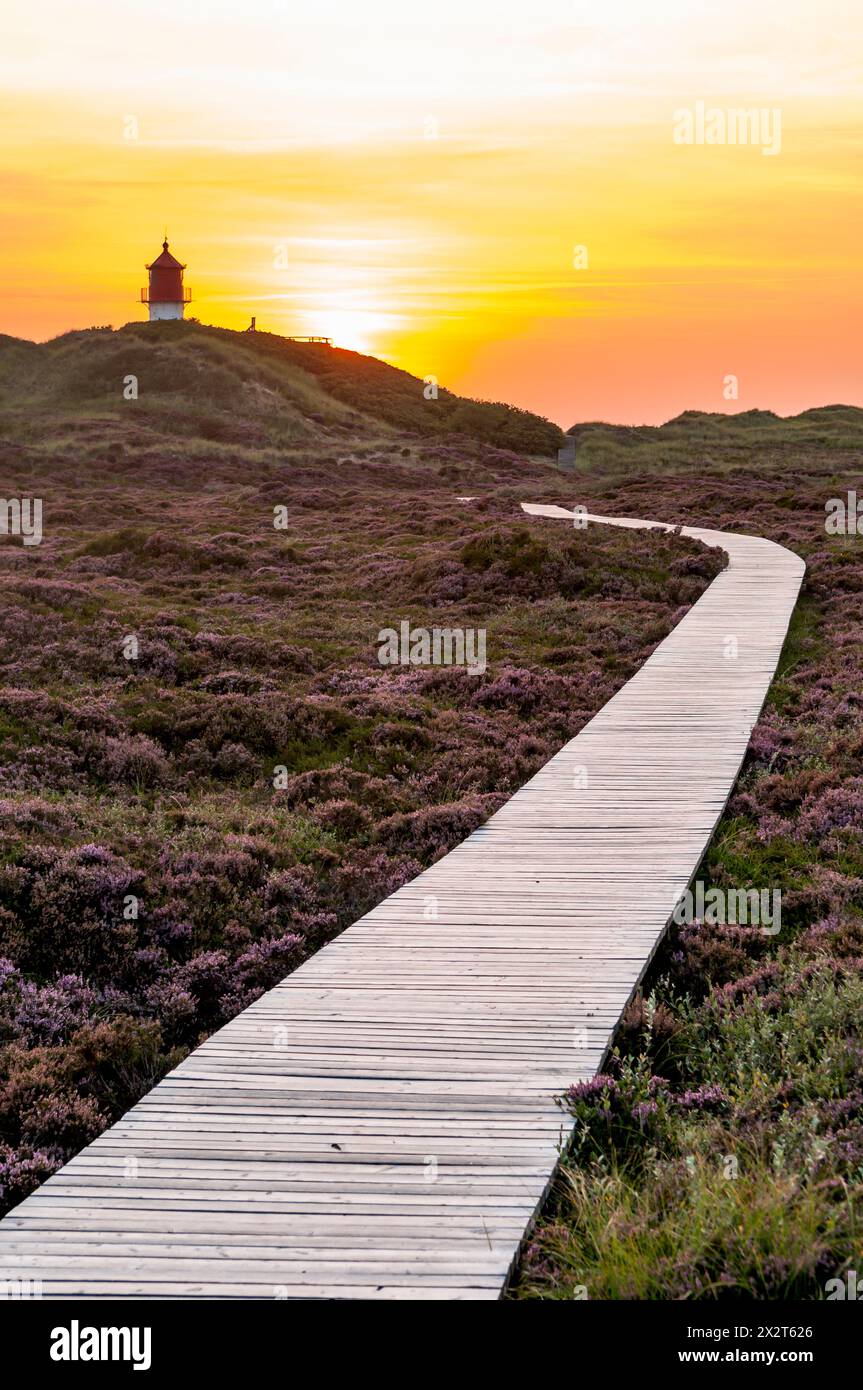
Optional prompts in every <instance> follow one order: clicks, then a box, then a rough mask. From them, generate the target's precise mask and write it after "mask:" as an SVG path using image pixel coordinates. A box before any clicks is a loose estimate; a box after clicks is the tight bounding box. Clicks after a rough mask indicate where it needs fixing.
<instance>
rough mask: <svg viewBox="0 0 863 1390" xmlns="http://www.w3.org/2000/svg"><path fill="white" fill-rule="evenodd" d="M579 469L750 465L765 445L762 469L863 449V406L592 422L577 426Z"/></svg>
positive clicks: (570, 435)
mask: <svg viewBox="0 0 863 1390" xmlns="http://www.w3.org/2000/svg"><path fill="white" fill-rule="evenodd" d="M566 434H567V440H568V441H569V442H570V443H574V445H575V460H574V462H575V469H576V471H577V472H590V473H592V472H600V473H632V472H638V471H639V470H640V469H641V468H645V469H651V468H652V469H656V468H661V469H662V471H663V472H664V473H667V472H674V471H677V469H678V468H680V469H682V470H686V471H688V472H691V471H692V470H693V469H697V468H701V467H703V466H704V464H705V462H706V463H709V464H710V465H711V466H718V467H720V468H726V467H743V466H746V467H750V468H751V466H752V451H753V449H757V450H758V451H759V455H758V466H759V468H767V469H769V468H770V465H771V463H780V462H781V461H782V460H783V459H787V457H788V455H789V454H794V455H799V454H800V453H802V452H819V453H822V452H823V451H824V450H849V449H861V448H863V409H861V408H860V407H859V406H854V405H825V406H820V407H817V408H814V409H812V410H804V411H802V412H801V414H799V415H789V416H787V417H783V416H781V415H775V414H774V413H773V411H772V410H743V411H740V412H738V413H737V414H734V415H726V414H711V413H708V412H706V411H701V410H685V411H684V412H683V414H682V415H677V416H675V418H674V419H673V420H668V421H666V423H665V424H664V425H610V424H606V423H605V422H603V421H590V422H587V421H586V422H583V423H581V424H577V425H572V426H571V427H570V428H569V429H568V430H567V431H566Z"/></svg>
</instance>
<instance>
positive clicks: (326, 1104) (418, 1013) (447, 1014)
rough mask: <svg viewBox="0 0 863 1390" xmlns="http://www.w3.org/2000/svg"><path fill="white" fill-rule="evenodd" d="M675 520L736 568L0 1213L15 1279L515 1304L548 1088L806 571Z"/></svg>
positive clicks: (638, 953)
mask: <svg viewBox="0 0 863 1390" xmlns="http://www.w3.org/2000/svg"><path fill="white" fill-rule="evenodd" d="M525 510H526V511H528V512H530V513H531V514H532V515H538V516H548V517H561V518H570V517H571V516H572V513H569V512H567V511H565V510H564V509H562V508H560V507H536V506H525ZM591 520H595V521H600V522H605V523H607V524H610V525H617V526H650V525H652V524H653V523H651V522H643V521H629V520H621V519H619V518H613V517H594V518H591ZM666 529H671V528H666ZM683 534H684V535H688V536H693V537H695V538H697V539H698V540H702V541H705V542H706V543H707V544H708V545H719V546H722V547H723V548H724V549H725V550H726V551H727V553H728V556H729V565H728V567H727V569H725V570H724V571H723V572H722V573H721V574H720V575H719V576H718V577H717V578H716V579H715V580H714V581H713V583H712V584H711V585H710V587H709V588H708V589H707V590H706V592H705V593H704V594H703V595H702V597H701V598H700V599H699V600H698V602H697V603H696V604H695V605H694V606H693V607H692V608H691V609H690V610H689V612H688V613H687V614H686V616H685V617H684V618H683V620H682V622H680V623H679V624H678V626H677V627H676V628H675V629H674V631H673V632H672V633H671V634H670V635H669V636H668V637H667V638H666V639H665V641H664V642H662V643H661V644H660V646H659V647H657V649H656V651H655V652H654V653H653V655H652V656H651V657H650V658H649V660H648V661H647V662H646V663H645V664H644V666H643V667H642V668H641V670H639V671H638V672H637V674H636V675H635V676H634V677H633V678H632V680H630V681H629V682H628V683H627V684H626V685H625V686H624V687H623V688H622V689H621V690H620V691H618V693H617V694H616V695H615V696H614V698H613V699H611V700H609V702H608V704H607V705H605V706H604V708H603V709H601V710H600V711H599V713H598V714H597V715H595V716H594V718H593V719H591V720H590V722H589V723H588V724H587V725H586V726H585V728H584V729H582V731H581V733H580V734H579V735H578V736H577V737H576V738H574V739H572V740H571V742H570V743H568V744H567V745H566V746H565V747H564V748H562V749H561V751H560V752H559V753H558V754H557V755H556V756H555V757H553V758H552V759H551V761H550V762H548V763H547V764H546V765H545V767H543V768H542V770H541V771H540V772H538V773H537V774H536V776H535V777H533V778H531V780H530V781H529V782H528V783H527V784H526V785H525V786H524V787H522V788H521V790H520V791H518V792H517V793H516V794H515V796H513V797H512V799H511V800H510V801H508V802H507V803H506V805H505V806H503V807H502V808H501V809H500V810H499V811H498V812H497V814H496V815H494V816H492V818H491V819H490V820H489V821H488V822H487V823H486V824H485V825H484V826H482V827H481V828H480V829H479V830H477V831H475V832H474V834H473V835H471V836H470V837H469V839H467V840H466V841H465V842H464V843H463V844H461V845H459V846H458V847H457V848H456V849H454V850H453V851H452V852H451V853H450V854H448V855H446V857H445V858H444V859H442V860H440V861H439V862H438V863H437V864H435V865H433V866H432V868H430V869H427V870H426V871H425V872H424V873H422V874H420V876H419V877H418V878H416V879H414V880H413V882H411V883H408V884H406V885H405V887H403V888H401V889H400V890H399V891H398V892H397V893H394V894H393V895H392V897H390V898H387V899H386V901H385V902H383V903H381V904H380V905H379V906H378V907H376V908H374V910H373V911H371V912H369V913H367V914H366V916H365V917H363V918H361V919H360V921H358V922H357V923H355V924H354V926H352V927H350V928H349V929H348V930H347V931H346V932H344V933H343V934H342V935H341V936H340V937H339V938H338V939H337V940H335V941H333V942H332V943H331V944H330V945H329V946H326V947H324V949H323V950H321V951H319V952H318V954H317V955H315V956H314V957H313V958H312V959H311V960H309V961H307V962H306V963H305V964H304V965H303V966H301V967H300V969H299V970H297V971H295V973H294V974H293V975H290V976H289V977H288V978H287V979H286V980H285V981H283V983H282V984H280V985H278V986H277V987H276V988H275V989H273V990H270V992H269V993H268V994H266V995H264V996H263V997H262V998H261V999H260V1000H258V1002H257V1003H255V1004H253V1005H252V1007H251V1008H249V1009H246V1010H245V1012H244V1013H242V1014H240V1015H239V1016H238V1017H237V1018H235V1019H234V1020H233V1021H232V1022H231V1023H229V1024H227V1026H226V1027H224V1028H222V1029H221V1030H220V1031H219V1032H218V1033H216V1034H214V1035H213V1036H212V1037H211V1038H209V1039H208V1041H207V1042H205V1043H204V1044H203V1045H202V1046H201V1047H199V1048H198V1049H197V1051H195V1052H194V1053H192V1054H191V1055H190V1056H189V1057H188V1058H186V1060H185V1061H184V1062H182V1063H181V1065H180V1066H179V1067H177V1069H176V1070H175V1071H173V1072H171V1073H170V1075H168V1076H166V1077H165V1079H164V1080H163V1081H162V1082H160V1083H159V1085H157V1086H156V1087H155V1089H154V1090H152V1091H151V1092H150V1093H149V1095H147V1096H145V1097H144V1099H143V1100H141V1101H140V1102H139V1103H138V1104H137V1105H136V1106H135V1107H134V1108H133V1109H132V1110H130V1111H129V1113H128V1114H127V1115H125V1116H124V1117H123V1119H122V1120H120V1121H119V1122H118V1123H117V1124H115V1125H114V1126H113V1127H112V1128H111V1129H109V1130H108V1131H106V1133H105V1134H103V1135H101V1136H100V1138H98V1139H96V1140H95V1142H94V1143H92V1144H90V1145H89V1146H88V1147H87V1148H86V1149H84V1150H83V1151H82V1152H81V1153H80V1154H79V1155H78V1156H77V1157H76V1158H74V1159H73V1160H72V1161H71V1162H70V1163H68V1164H67V1165H66V1166H65V1168H63V1169H62V1170H61V1171H60V1172H59V1173H57V1174H56V1175H55V1176H54V1177H52V1178H50V1179H49V1180H48V1181H47V1182H46V1183H45V1184H44V1185H43V1186H42V1187H41V1188H40V1189H39V1190H38V1192H36V1193H34V1194H33V1196H31V1197H29V1198H28V1199H27V1200H26V1201H24V1202H22V1203H21V1204H20V1206H18V1207H16V1208H15V1210H14V1211H13V1212H11V1213H10V1215H9V1216H7V1217H6V1219H5V1221H3V1222H0V1279H41V1280H42V1281H43V1289H44V1294H45V1296H46V1297H55V1298H56V1297H64V1296H65V1297H85V1298H105V1297H115V1298H116V1297H121V1298H152V1297H156V1298H159V1297H161V1298H166V1297H167V1298H208V1297H209V1298H273V1297H275V1298H293V1297H301V1298H310V1297H311V1298H322V1297H323V1298H384V1299H398V1298H444V1299H452V1298H458V1299H494V1298H497V1297H498V1296H499V1295H500V1293H501V1291H502V1288H503V1286H504V1284H505V1281H506V1278H507V1275H508V1272H509V1270H510V1267H511V1265H512V1262H513V1260H514V1258H515V1255H516V1253H517V1251H518V1247H519V1243H520V1241H521V1238H522V1236H523V1234H524V1232H525V1230H526V1228H527V1227H528V1226H529V1224H530V1222H531V1221H532V1219H533V1217H534V1214H535V1213H536V1210H537V1207H538V1206H539V1204H540V1202H541V1201H542V1198H543V1195H544V1193H545V1191H546V1188H547V1186H548V1183H549V1181H550V1178H551V1175H552V1172H553V1169H554V1167H555V1163H556V1160H557V1156H558V1146H559V1144H560V1143H561V1141H562V1140H564V1139H565V1133H564V1131H563V1126H564V1124H565V1121H564V1119H563V1116H562V1113H561V1112H560V1111H559V1110H558V1109H557V1107H556V1106H555V1104H554V1097H555V1096H556V1095H558V1094H559V1093H560V1092H561V1091H562V1090H563V1089H564V1088H565V1087H566V1086H568V1085H569V1084H570V1083H571V1082H573V1081H575V1080H577V1079H583V1078H587V1077H590V1076H592V1075H593V1074H594V1073H595V1072H596V1071H597V1069H598V1068H599V1067H600V1065H601V1063H602V1059H603V1055H604V1053H605V1050H606V1048H607V1046H608V1043H609V1040H610V1037H611V1034H612V1031H613V1029H614V1027H615V1025H616V1023H617V1021H618V1019H619V1018H620V1015H621V1012H622V1010H623V1008H624V1006H625V1005H626V1003H627V1001H628V999H629V998H630V996H631V994H632V992H633V990H634V989H635V987H636V985H637V984H638V982H639V980H640V979H641V976H642V975H643V973H644V970H645V968H646V966H647V964H648V962H649V960H650V958H651V956H652V954H653V952H654V950H655V949H656V946H657V944H658V943H659V941H660V939H661V937H662V934H663V932H664V929H665V926H666V924H667V921H668V918H669V916H670V914H671V910H672V906H673V903H674V901H675V899H676V897H677V895H678V894H679V893H680V892H681V891H682V890H683V889H684V888H685V887H686V885H687V883H688V882H689V880H690V879H691V878H692V876H693V875H694V873H695V871H696V869H697V867H698V864H699V862H700V859H701V856H702V854H703V852H704V850H705V848H706V846H707V844H708V842H709V840H710V837H711V835H712V833H713V830H714V827H715V825H716V822H717V820H718V819H719V816H720V815H721V813H722V809H723V807H724V805H725V801H726V799H727V797H728V794H729V792H730V790H731V787H732V786H733V783H734V780H735V778H736V776H737V772H738V770H739V767H740V763H741V761H742V759H743V755H744V753H745V750H746V745H747V742H748V740H749V735H750V732H751V730H752V726H753V725H754V723H755V721H756V719H757V717H758V713H759V711H760V709H761V705H762V702H763V700H764V697H765V694H766V692H767V689H768V687H769V685H770V681H771V678H772V676H773V673H774V670H775V668H776V663H777V661H778V658H779V653H780V649H781V647H782V642H783V639H784V637H785V632H786V629H787V626H788V621H789V619H790V617H791V613H792V610H793V608H794V603H795V600H796V598H797V593H798V590H799V587H800V582H801V579H802V577H803V572H804V565H803V562H802V560H800V559H798V557H797V556H796V555H793V554H791V553H790V552H789V551H787V550H784V549H782V547H781V546H778V545H775V544H774V543H773V542H771V541H766V540H760V539H758V538H756V537H753V536H740V535H727V534H724V533H722V532H718V531H710V530H704V529H702V528H699V527H685V528H683ZM729 637H734V638H736V640H737V644H738V656H737V659H736V660H729V659H728V658H727V656H726V652H727V639H728V638H729ZM435 906H436V912H437V916H436V919H435V918H434V917H433V915H432V914H433V913H434V911H435Z"/></svg>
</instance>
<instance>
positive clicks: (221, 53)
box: [0, 0, 863, 425]
mask: <svg viewBox="0 0 863 1390" xmlns="http://www.w3.org/2000/svg"><path fill="white" fill-rule="evenodd" d="M5 8H6V13H7V18H6V20H5V23H4V29H5V39H4V45H3V49H2V52H0V177H2V181H3V188H4V201H5V209H4V219H3V223H2V230H0V241H2V247H0V250H2V255H0V303H2V314H0V331H3V332H6V333H12V334H17V335H20V336H26V337H33V338H45V337H50V336H52V335H53V334H56V333H59V332H62V331H64V330H65V329H67V328H72V327H82V326H87V325H90V324H100V323H113V324H115V325H117V324H121V323H124V322H126V321H128V320H129V319H134V318H142V317H144V311H143V310H142V308H141V306H140V305H139V304H138V303H137V302H136V301H137V298H138V293H139V290H140V288H141V286H142V285H143V284H144V283H145V282H146V276H145V274H144V271H143V265H144V262H145V261H148V260H151V259H152V258H153V257H154V256H155V255H156V254H157V253H158V250H159V243H160V241H161V238H162V233H163V228H164V226H165V225H166V224H167V227H168V232H169V236H170V240H171V246H172V250H173V251H174V252H175V253H176V254H177V255H178V256H179V257H180V258H181V259H182V260H184V261H186V262H188V266H189V269H188V271H187V274H186V279H187V283H188V284H189V285H190V286H191V288H192V291H193V295H194V299H195V302H194V305H193V308H192V312H193V313H195V314H196V315H197V316H198V317H200V318H201V319H202V321H204V322H209V323H219V324H224V325H227V326H229V327H245V326H246V325H247V323H248V321H249V316H250V315H251V314H255V315H256V316H257V320H258V326H259V327H261V328H267V329H271V330H273V331H275V332H287V333H290V332H296V333H326V334H330V335H332V336H333V337H334V338H335V339H336V341H337V342H338V343H340V344H341V345H343V346H347V347H358V348H360V349H361V350H363V351H369V352H374V353H376V354H378V355H380V356H384V357H386V358H387V359H388V360H390V361H392V362H395V363H396V364H398V365H400V366H404V367H406V368H408V369H409V370H411V371H414V372H416V373H417V374H418V375H420V376H427V375H429V374H433V375H435V376H436V377H437V378H438V379H439V381H440V382H441V383H443V384H444V385H447V386H450V387H452V388H453V389H454V390H457V391H461V392H464V393H467V394H473V395H478V396H483V397H487V398H494V399H503V400H509V401H513V402H516V403H518V404H520V405H524V406H526V407H528V408H530V409H534V410H538V411H540V412H541V413H543V414H546V415H549V416H551V417H552V418H553V419H556V420H558V421H559V422H560V423H562V424H563V425H569V424H571V423H573V422H574V421H576V420H583V419H596V418H605V419H610V420H616V421H650V422H656V421H660V420H664V419H667V418H669V417H670V416H672V415H674V414H676V413H678V412H679V411H681V410H684V409H687V408H700V409H707V410H740V409H747V408H750V407H753V406H760V407H767V408H771V409H774V410H777V411H779V412H781V413H783V414H785V413H789V412H793V411H797V410H800V409H803V408H805V407H806V406H809V405H818V404H825V403H829V402H832V401H845V402H852V403H857V404H863V373H861V368H863V352H861V347H860V341H861V334H860V322H861V313H863V268H861V245H863V216H861V202H862V201H863V198H861V192H860V170H861V168H863V158H861V156H863V138H861V115H863V81H861V76H863V73H861V53H863V16H861V11H860V7H859V4H858V3H857V0H853V3H851V0H847V2H846V0H825V2H824V3H821V4H817V3H814V0H786V3H784V4H783V5H782V6H781V7H780V6H778V5H777V6H775V7H772V6H771V7H767V6H757V5H753V4H752V3H751V0H745V3H744V0H726V3H725V4H724V5H722V6H717V5H716V4H715V3H710V4H707V3H701V0H653V3H648V0H638V3H636V0H603V3H602V4H600V3H594V4H592V5H586V4H581V3H578V2H577V0H575V2H574V3H573V2H572V0H569V2H565V0H537V3H533V4H531V5H530V6H524V5H523V4H521V3H520V0H519V2H518V3H507V0H497V3H494V4H492V3H486V0H434V3H433V4H431V5H427V6H417V7H410V6H406V5H405V4H404V0H365V3H364V4H363V5H351V6H349V5H348V3H347V0H314V3H312V2H311V0H244V3H243V4H242V5H238V4H237V3H236V0H230V3H229V2H228V0H177V3H171V4H168V3H166V2H165V0H146V2H145V0H110V3H109V0H79V3H77V4H76V5H74V6H72V5H69V4H68V3H66V0H53V3H46V2H45V0H11V4H10V0H7V4H6V7H5ZM768 9H770V10H772V11H774V17H771V15H770V14H769V13H768V14H767V15H765V13H764V11H765V10H768ZM699 102H701V103H703V104H704V107H705V109H706V110H707V111H708V112H710V111H711V110H718V111H719V112H721V113H725V112H727V111H728V110H730V109H738V108H748V109H753V110H756V111H758V112H761V111H762V110H764V111H765V112H770V113H772V112H774V111H776V110H778V111H779V113H780V114H779V126H778V127H777V126H776V118H775V117H773V116H770V117H769V118H768V119H767V120H765V121H762V120H761V118H760V116H759V125H758V129H756V130H755V131H754V132H753V135H752V139H753V141H754V142H753V143H748V144H746V145H743V144H736V145H730V144H728V143H715V144H712V143H702V144H695V143H693V144H683V143H676V142H675V138H674V132H675V128H676V127H677V128H678V133H679V128H680V122H681V117H680V115H679V113H680V112H681V111H688V112H694V111H695V109H696V104H697V103H699ZM770 122H772V124H770ZM777 133H778V137H779V138H778V139H777V138H776V136H777ZM771 146H772V147H773V150H774V152H773V153H767V154H765V153H764V152H763V151H764V148H765V147H768V148H770V147H771ZM579 247H581V248H584V249H583V250H582V251H577V250H576V248H579ZM585 262H586V263H585ZM732 375H733V376H734V377H736V378H737V379H738V397H737V399H734V398H729V397H728V396H727V395H726V394H724V391H728V390H730V389H733V388H731V387H728V386H726V385H725V383H726V378H728V377H729V376H732Z"/></svg>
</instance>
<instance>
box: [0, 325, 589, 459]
mask: <svg viewBox="0 0 863 1390" xmlns="http://www.w3.org/2000/svg"><path fill="white" fill-rule="evenodd" d="M129 377H135V378H136V380H137V392H138V395H137V399H126V398H125V396H124V390H126V389H127V383H128V378H129ZM63 419H65V420H66V421H68V422H69V423H75V422H76V421H80V420H82V419H84V420H86V419H89V420H93V419H102V420H105V421H111V420H114V421H117V422H119V423H121V424H125V425H128V424H134V425H136V426H140V427H143V428H144V429H146V430H149V431H156V432H159V433H161V434H169V435H171V436H172V437H174V438H180V439H182V438H190V437H197V438H201V439H205V440H210V441H214V442H221V443H231V444H245V445H249V446H251V447H255V446H258V447H266V446H275V447H286V446H287V447H290V446H297V445H302V444H303V443H305V442H307V441H310V440H313V439H315V440H319V439H320V438H321V437H322V436H324V437H330V438H333V439H340V438H341V439H346V438H348V437H350V436H359V435H361V436H362V437H363V439H364V440H367V439H369V438H374V437H380V436H383V437H386V436H388V435H393V434H395V433H398V432H410V433H412V434H414V435H416V436H417V437H418V438H421V439H444V438H456V437H460V438H467V439H470V440H474V441H480V442H483V443H488V444H491V445H494V446H496V447H498V448H504V449H510V450H514V451H518V452H520V453H524V454H532V455H545V456H550V455H553V454H554V452H555V450H556V449H557V447H558V446H559V445H560V444H562V443H563V436H562V432H561V430H560V429H559V428H558V426H557V425H554V424H552V423H551V422H550V421H548V420H544V419H542V418H541V417H539V416H537V415H531V414H530V413H529V412H528V411H525V410H519V409H518V408H517V407H515V406H509V405H502V404H496V403H493V402H488V401H475V400H469V399H466V398H464V397H461V396H456V395H454V394H453V393H452V392H450V391H447V390H445V389H443V388H442V387H441V388H439V389H438V396H437V399H436V400H426V399H425V396H424V391H423V382H422V381H421V380H419V378H417V377H414V376H411V375H410V373H409V372H404V371H400V370H399V369H398V368H396V367H391V366H389V365H388V364H387V363H386V362H381V361H379V360H378V359H377V358H375V357H365V356H363V355H362V354H361V353H358V352H348V351H345V350H344V349H342V348H329V347H326V346H325V345H322V344H318V343H296V342H291V341H290V340H289V339H287V338H282V337H279V336H278V335H277V334H274V333H235V332H232V331H231V330H229V329H224V328H209V327H205V326H204V325H202V324H198V323H194V322H189V323H170V322H168V323H156V324H150V323H131V324H127V325H126V326H125V327H124V328H121V329H118V330H116V331H114V330H113V329H111V328H90V329H85V330H81V331H77V332H73V333H66V334H63V335H62V336H61V337H59V338H55V339H53V340H52V341H51V342H48V343H30V342H25V341H22V340H20V339H17V338H9V337H0V435H2V436H6V437H10V438H18V439H21V438H24V439H33V438H37V437H38V436H39V432H40V430H41V429H43V428H44V426H45V424H46V423H53V424H55V425H56V423H57V422H58V420H63Z"/></svg>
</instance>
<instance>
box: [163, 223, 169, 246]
mask: <svg viewBox="0 0 863 1390" xmlns="http://www.w3.org/2000/svg"><path fill="white" fill-rule="evenodd" d="M167 249H168V228H167V227H166V228H165V240H164V241H163V242H162V250H163V251H167Z"/></svg>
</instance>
